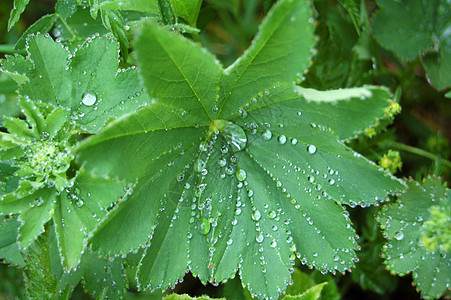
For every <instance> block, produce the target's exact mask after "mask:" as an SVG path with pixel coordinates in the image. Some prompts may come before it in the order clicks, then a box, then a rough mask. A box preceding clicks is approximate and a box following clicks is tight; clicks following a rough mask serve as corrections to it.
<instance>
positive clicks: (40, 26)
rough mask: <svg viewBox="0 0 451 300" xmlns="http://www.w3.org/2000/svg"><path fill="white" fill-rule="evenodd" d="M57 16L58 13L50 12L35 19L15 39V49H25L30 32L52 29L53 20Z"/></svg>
mask: <svg viewBox="0 0 451 300" xmlns="http://www.w3.org/2000/svg"><path fill="white" fill-rule="evenodd" d="M57 18H58V15H56V14H50V15H45V16H43V17H42V18H40V19H39V20H37V21H36V22H35V23H34V24H33V25H31V26H30V27H28V28H27V30H25V32H24V33H23V34H22V36H21V37H20V38H19V40H18V41H17V43H16V45H15V46H14V48H15V49H17V50H23V49H25V45H26V40H27V38H28V36H29V35H31V34H37V33H38V32H40V33H42V34H44V33H47V32H49V31H50V29H52V27H53V25H54V24H55V20H56V19H57Z"/></svg>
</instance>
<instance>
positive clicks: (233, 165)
mask: <svg viewBox="0 0 451 300" xmlns="http://www.w3.org/2000/svg"><path fill="white" fill-rule="evenodd" d="M311 17H312V15H311V8H310V6H309V5H308V4H307V3H306V2H304V1H299V0H298V1H290V0H286V1H280V2H279V3H278V4H276V5H275V6H274V7H273V8H272V10H271V11H270V12H269V14H268V17H267V19H266V20H265V21H263V25H262V26H261V28H260V32H259V34H257V37H256V39H255V40H254V42H253V43H252V46H251V47H250V48H249V49H248V50H247V51H246V52H245V54H244V55H243V56H242V57H241V58H240V59H238V60H237V62H235V63H234V64H233V65H232V66H231V67H230V68H229V69H227V70H223V69H222V67H221V66H220V65H219V63H218V62H217V61H216V59H215V58H214V57H213V56H212V55H211V54H209V53H208V52H206V51H205V50H204V49H202V48H200V47H199V46H197V45H196V44H194V43H192V42H190V41H189V40H187V39H185V38H183V37H182V36H181V35H179V34H177V33H175V32H170V31H167V30H165V29H163V28H160V27H159V26H158V25H157V24H154V23H150V22H149V23H147V24H145V25H144V27H143V28H142V30H141V31H140V32H139V33H138V38H137V41H136V45H135V46H136V58H137V60H138V62H139V64H140V66H141V69H140V70H141V76H142V79H143V82H144V85H145V87H146V89H147V91H148V92H149V95H150V96H151V97H155V100H154V101H153V102H152V103H151V104H150V105H149V106H147V107H144V108H142V109H141V110H139V111H138V112H136V113H134V114H128V115H125V116H124V117H122V118H120V119H118V120H116V121H113V122H112V123H110V124H108V125H107V126H106V127H105V128H104V130H102V131H101V132H100V133H99V134H98V135H96V136H93V137H92V138H90V139H89V140H87V141H85V142H83V143H82V144H81V145H80V146H79V147H78V149H77V152H78V160H79V162H80V163H86V168H87V169H88V170H90V171H91V172H93V173H96V174H99V175H101V176H105V175H109V176H112V177H119V178H123V179H124V180H126V181H128V182H133V183H134V182H136V181H137V183H136V186H135V187H134V189H133V192H132V193H131V194H130V195H129V197H127V198H128V199H127V200H126V201H123V202H120V203H119V205H118V206H116V207H115V208H114V209H113V210H112V211H111V213H110V214H109V216H108V218H107V219H105V220H104V221H103V222H102V223H101V225H100V226H99V228H98V229H97V231H96V233H95V234H94V237H93V238H92V246H93V249H95V250H99V251H100V252H104V253H110V254H116V253H127V252H129V251H130V250H132V249H136V248H138V247H140V246H141V247H144V248H145V252H144V255H143V257H142V260H141V262H140V267H139V270H138V273H137V278H138V282H139V283H140V285H141V286H140V288H144V289H145V288H151V289H158V288H165V287H167V286H170V285H173V284H175V283H176V282H177V281H178V280H179V279H180V278H182V277H183V276H184V274H185V272H186V271H187V269H188V270H190V271H191V272H192V273H193V274H194V275H196V276H198V277H199V278H200V280H201V281H202V282H207V281H209V282H213V283H218V282H222V281H225V280H227V279H228V278H230V277H231V276H234V275H235V274H236V272H237V270H238V269H239V270H240V271H239V272H240V277H241V279H242V282H243V283H244V284H245V285H246V286H247V287H248V289H249V290H250V292H251V293H252V294H254V295H255V296H258V297H266V298H270V299H276V298H278V297H279V295H280V293H281V292H282V291H284V290H285V288H286V286H287V284H288V281H289V280H290V277H291V274H290V270H291V267H292V265H293V263H294V259H295V257H296V256H297V257H299V259H301V262H302V263H303V264H308V265H310V266H312V267H313V266H314V267H316V268H317V269H319V270H321V271H323V272H327V271H330V272H335V271H340V272H343V271H346V270H349V269H350V268H351V267H352V266H353V263H354V260H355V252H354V248H355V247H356V246H357V244H356V241H355V232H354V230H353V229H352V227H351V224H350V219H349V218H348V214H347V212H346V210H345V209H344V207H343V206H342V205H341V204H349V205H351V206H355V205H362V206H367V205H371V204H373V203H377V202H379V201H380V200H383V199H384V198H385V197H386V195H387V193H394V192H396V191H397V190H399V189H400V188H402V187H403V186H402V184H401V183H400V182H399V181H398V180H396V179H395V178H394V177H391V176H390V175H388V174H385V173H384V172H383V171H382V170H379V168H378V167H377V166H376V165H374V164H372V163H370V162H369V161H367V160H366V159H364V158H363V157H361V156H360V155H359V154H357V153H355V152H353V151H352V150H350V149H349V148H347V147H346V146H344V145H343V144H342V143H341V142H340V141H339V140H340V138H339V137H338V136H337V135H336V134H334V133H333V132H332V130H336V131H337V132H339V134H340V135H341V136H342V137H343V138H349V136H350V135H353V134H354V133H355V132H358V131H359V130H362V128H363V127H365V126H367V125H368V124H366V125H365V124H362V123H361V122H360V121H356V122H355V123H354V122H348V121H345V120H350V119H352V118H353V116H356V115H358V114H362V113H363V114H365V113H366V112H365V110H364V109H360V108H359V109H358V111H355V112H351V111H347V110H346V109H344V108H343V109H341V110H340V109H337V110H338V111H339V112H335V108H336V107H340V106H341V105H344V106H346V101H364V102H365V101H368V100H369V99H372V100H370V101H368V103H369V104H368V105H370V106H371V105H374V103H379V102H380V101H381V102H382V103H384V104H382V106H384V105H386V104H387V98H388V95H389V94H388V92H387V91H386V90H384V89H380V88H377V87H364V88H361V89H355V90H354V89H351V90H342V91H335V92H330V93H329V92H326V93H325V94H323V93H321V92H318V91H310V90H305V89H300V88H298V87H296V86H295V85H294V83H295V81H296V80H297V78H298V73H299V74H302V72H303V71H304V69H305V68H306V66H307V65H308V62H309V55H310V49H311V48H312V46H313V25H312V24H311V22H310V21H309V19H310V18H311ZM294 33H296V34H294ZM300 33H302V34H300ZM287 36H290V37H291V38H290V39H286V37H287ZM293 36H296V38H293ZM315 92H316V93H315ZM318 93H319V94H320V95H321V96H318V95H319V94H318ZM307 95H308V96H307ZM362 96H364V97H363V99H362V98H361V97H362ZM306 98H307V99H306ZM365 99H366V100H365ZM373 101H374V102H373ZM371 103H373V104H371ZM377 105H379V104H377ZM377 105H376V106H377ZM344 106H343V107H344ZM362 107H363V105H362ZM329 112H330V114H331V115H334V114H335V116H341V117H342V120H343V122H345V124H347V125H348V126H349V127H351V128H349V129H347V132H344V131H343V130H341V129H340V128H344V125H343V124H342V123H341V122H335V121H332V118H333V117H331V118H328V117H320V116H319V115H320V114H327V113H329ZM380 113H381V112H379V114H380ZM374 118H375V117H374V115H373V116H369V117H368V119H370V121H369V122H370V124H371V122H374V121H375V120H374ZM334 122H335V123H334ZM366 122H368V121H366ZM329 127H330V128H329ZM106 151H108V156H107V157H105V155H104V153H105V152H106ZM324 212H327V215H325V213H324ZM125 220H126V221H125ZM306 241H308V242H306Z"/></svg>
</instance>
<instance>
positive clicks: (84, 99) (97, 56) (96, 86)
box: [2, 35, 148, 131]
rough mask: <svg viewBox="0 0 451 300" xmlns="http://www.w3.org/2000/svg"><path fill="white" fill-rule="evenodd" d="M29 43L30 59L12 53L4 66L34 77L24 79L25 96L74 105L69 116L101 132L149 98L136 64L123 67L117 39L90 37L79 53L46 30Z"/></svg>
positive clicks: (62, 104) (10, 72)
mask: <svg viewBox="0 0 451 300" xmlns="http://www.w3.org/2000/svg"><path fill="white" fill-rule="evenodd" d="M27 45H28V49H27V51H28V53H29V57H30V59H24V58H23V57H21V56H18V57H9V58H7V59H6V60H4V61H3V62H2V71H6V72H9V73H8V74H12V73H15V72H17V73H19V74H20V76H22V77H24V78H27V79H28V81H27V82H24V81H23V80H22V79H21V80H18V83H19V84H22V85H21V87H20V89H19V92H20V94H21V95H22V96H27V97H29V98H30V99H31V100H33V101H42V102H44V103H49V104H53V105H57V106H63V107H67V108H69V109H70V116H69V118H70V119H72V120H73V121H75V122H76V123H78V124H79V125H80V126H82V127H83V128H84V129H85V130H88V131H97V130H98V129H99V128H101V127H102V126H103V125H104V124H105V122H106V121H107V120H109V119H110V118H114V117H117V116H120V115H122V114H124V113H127V112H130V111H135V110H136V109H137V108H138V107H140V106H142V105H144V104H145V103H146V101H147V99H148V98H147V96H146V95H145V94H143V93H142V87H141V84H140V82H139V79H138V77H137V72H136V70H135V69H134V67H133V68H129V69H126V70H125V69H124V70H118V69H117V66H118V62H117V59H118V53H117V42H116V41H115V40H113V39H109V38H104V37H94V38H92V39H88V41H86V42H85V43H83V45H81V46H80V47H79V49H77V51H76V52H74V53H71V52H70V51H68V50H66V49H64V47H63V45H62V44H61V43H58V42H54V41H53V40H52V39H51V38H50V37H45V36H43V35H37V36H35V37H32V38H30V39H29V41H28V42H27Z"/></svg>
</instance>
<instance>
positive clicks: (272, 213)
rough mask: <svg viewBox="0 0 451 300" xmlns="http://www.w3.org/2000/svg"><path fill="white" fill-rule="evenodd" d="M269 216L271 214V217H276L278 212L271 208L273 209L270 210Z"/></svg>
mask: <svg viewBox="0 0 451 300" xmlns="http://www.w3.org/2000/svg"><path fill="white" fill-rule="evenodd" d="M268 216H269V218H270V219H274V218H275V217H276V212H275V211H273V210H271V211H270V212H269V214H268Z"/></svg>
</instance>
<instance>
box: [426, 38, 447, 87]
mask: <svg viewBox="0 0 451 300" xmlns="http://www.w3.org/2000/svg"><path fill="white" fill-rule="evenodd" d="M423 65H424V68H425V69H426V75H427V77H428V80H429V81H430V82H431V83H432V85H434V86H435V87H436V88H437V89H439V90H442V89H446V88H448V87H451V39H450V38H449V37H448V38H444V39H443V40H442V41H441V45H440V49H439V51H438V53H435V52H431V53H426V54H425V55H424V56H423Z"/></svg>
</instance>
